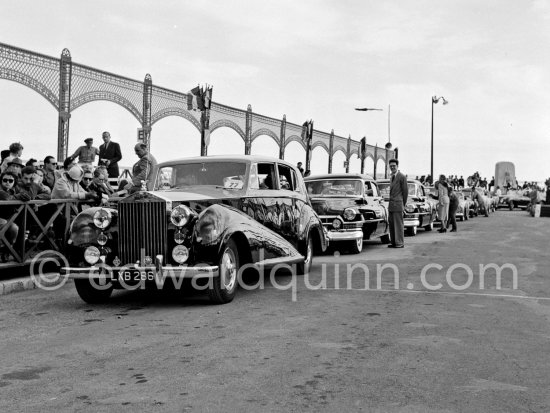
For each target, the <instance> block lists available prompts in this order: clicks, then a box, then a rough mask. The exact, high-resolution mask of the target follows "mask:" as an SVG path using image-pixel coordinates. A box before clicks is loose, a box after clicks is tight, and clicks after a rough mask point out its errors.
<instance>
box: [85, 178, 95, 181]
mask: <svg viewBox="0 0 550 413" xmlns="http://www.w3.org/2000/svg"><path fill="white" fill-rule="evenodd" d="M83 179H84V180H85V181H91V180H92V179H93V178H83Z"/></svg>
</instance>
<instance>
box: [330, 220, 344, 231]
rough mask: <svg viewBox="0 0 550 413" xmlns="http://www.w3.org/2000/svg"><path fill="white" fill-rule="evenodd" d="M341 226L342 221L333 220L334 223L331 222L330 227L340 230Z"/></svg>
mask: <svg viewBox="0 0 550 413" xmlns="http://www.w3.org/2000/svg"><path fill="white" fill-rule="evenodd" d="M341 226H342V221H340V220H339V219H335V220H334V221H332V227H333V228H334V229H340V227H341Z"/></svg>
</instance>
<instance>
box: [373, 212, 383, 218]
mask: <svg viewBox="0 0 550 413" xmlns="http://www.w3.org/2000/svg"><path fill="white" fill-rule="evenodd" d="M374 215H375V216H376V218H381V217H382V211H374Z"/></svg>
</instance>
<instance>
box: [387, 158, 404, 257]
mask: <svg viewBox="0 0 550 413" xmlns="http://www.w3.org/2000/svg"><path fill="white" fill-rule="evenodd" d="M389 165H390V171H391V183H390V202H389V205H388V211H389V213H390V216H389V221H390V222H389V223H390V238H391V244H390V245H388V247H389V248H403V247H404V246H405V242H404V240H403V238H404V235H405V231H404V227H403V211H404V209H405V205H406V204H407V197H408V196H409V190H408V188H407V177H406V176H405V175H403V174H402V173H401V172H400V171H399V170H398V169H397V167H398V165H399V161H398V160H397V159H391V160H390V162H389Z"/></svg>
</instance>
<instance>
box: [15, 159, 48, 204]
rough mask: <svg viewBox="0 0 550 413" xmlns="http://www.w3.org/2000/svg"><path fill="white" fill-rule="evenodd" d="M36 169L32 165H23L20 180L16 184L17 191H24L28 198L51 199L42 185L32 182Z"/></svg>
mask: <svg viewBox="0 0 550 413" xmlns="http://www.w3.org/2000/svg"><path fill="white" fill-rule="evenodd" d="M35 173H36V169H34V166H25V167H24V168H23V169H22V170H21V181H20V182H19V184H18V185H17V192H18V193H20V194H24V193H26V194H27V195H28V197H29V200H33V199H43V200H49V199H51V196H50V193H49V192H47V190H45V189H44V188H42V186H40V185H38V184H37V183H35V182H34V174H35Z"/></svg>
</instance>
